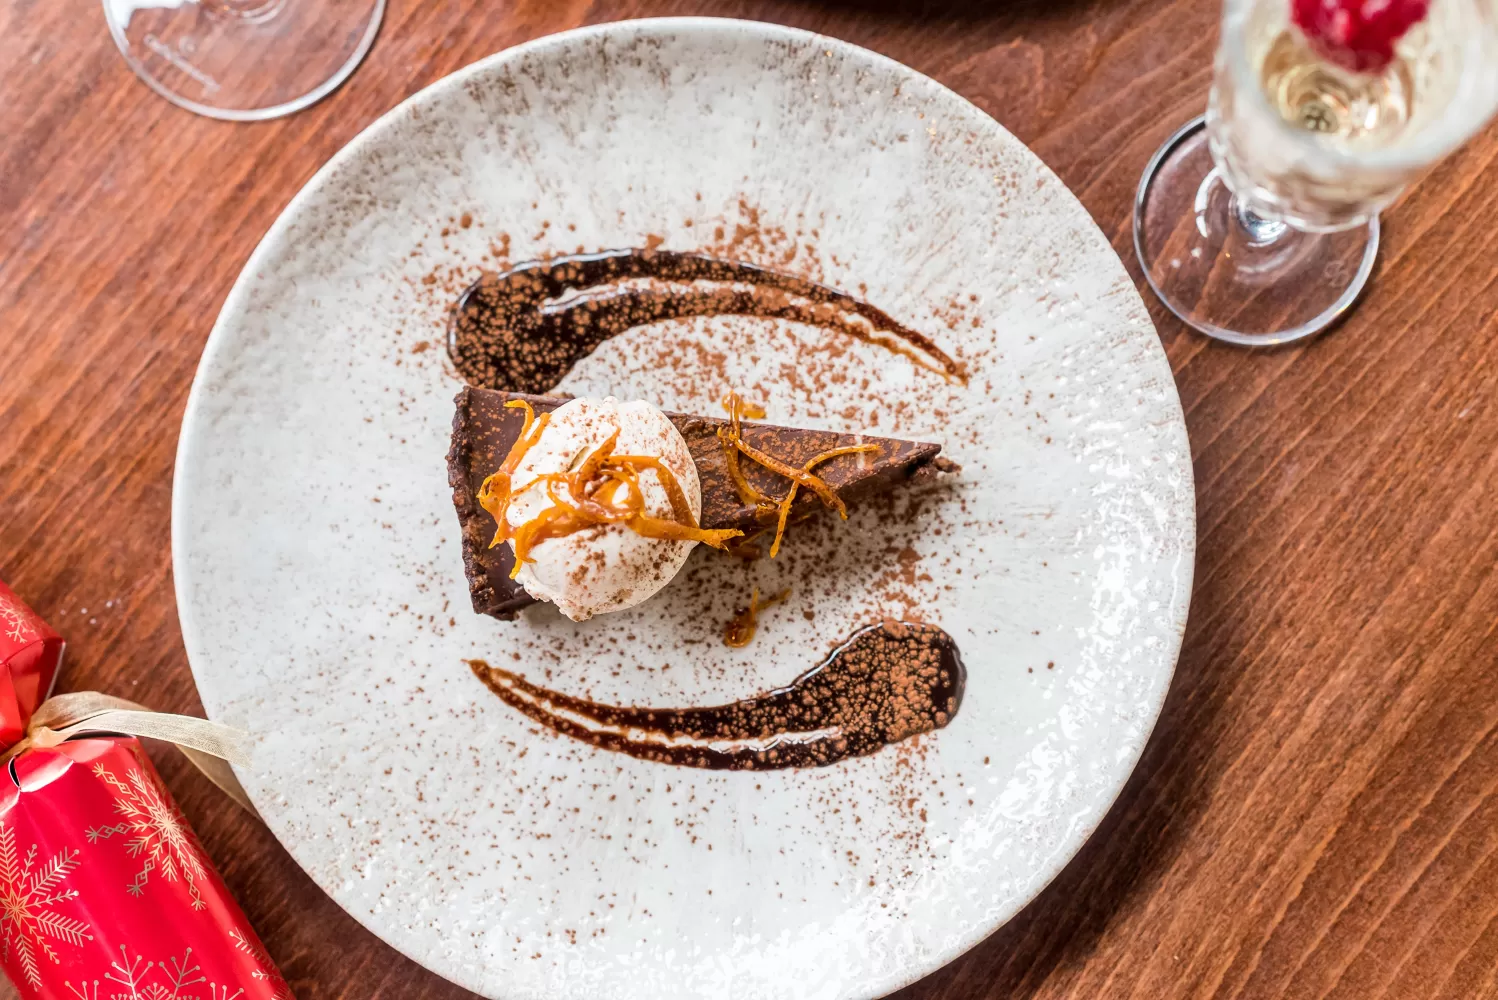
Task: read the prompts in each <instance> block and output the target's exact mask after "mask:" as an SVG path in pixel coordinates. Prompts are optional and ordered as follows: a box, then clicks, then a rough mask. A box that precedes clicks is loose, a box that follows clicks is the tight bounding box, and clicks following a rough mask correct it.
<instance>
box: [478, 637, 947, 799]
mask: <svg viewBox="0 0 1498 1000" xmlns="http://www.w3.org/2000/svg"><path fill="white" fill-rule="evenodd" d="M467 663H468V665H469V667H470V668H471V669H472V670H473V672H474V675H475V676H477V677H478V678H479V679H480V680H481V681H483V682H484V683H485V684H486V685H488V687H489V689H490V690H492V691H493V692H494V693H495V694H497V695H499V697H500V698H501V699H502V700H503V701H504V702H505V703H506V704H508V705H510V706H511V707H512V708H515V709H517V710H518V711H520V712H523V713H525V714H526V715H528V716H529V717H530V718H532V719H534V720H535V721H537V722H539V723H541V724H542V725H544V726H547V727H548V728H550V729H554V730H556V731H557V732H559V733H562V734H564V735H567V736H571V737H573V738H574V739H578V740H582V741H584V742H586V743H591V744H593V745H594V746H596V747H601V748H603V749H606V750H615V751H618V752H620V753H626V754H629V755H630V756H632V757H639V758H641V759H644V760H653V761H658V762H660V763H665V764H677V765H680V766H683V767H700V768H711V769H717V770H725V769H732V770H775V769H780V768H787V767H821V766H824V765H827V764H833V763H836V762H837V761H840V760H845V759H847V758H849V757H859V756H863V755H865V754H870V753H874V752H875V751H877V750H879V749H880V748H882V747H884V746H887V745H889V744H892V743H899V742H900V741H902V740H906V739H908V738H910V737H912V736H915V735H917V734H919V733H926V732H930V731H932V730H935V729H941V728H943V727H944V726H946V725H947V724H948V723H949V722H950V721H951V720H952V716H953V715H955V714H956V712H957V709H958V707H959V706H960V705H961V704H962V692H963V686H964V684H965V682H966V671H965V669H964V668H963V665H962V658H961V656H960V655H959V654H958V651H957V645H956V643H955V642H953V641H952V637H951V636H949V635H948V634H947V633H946V632H944V631H942V630H941V629H939V628H937V627H935V626H933V625H922V624H916V623H910V622H893V621H885V622H882V623H880V624H878V625H871V626H868V627H867V628H864V629H861V630H859V631H858V632H855V633H854V634H853V636H852V637H851V638H850V639H848V641H847V642H845V643H844V644H843V645H841V646H839V647H838V648H837V649H835V650H834V651H833V652H832V654H831V655H830V656H829V657H828V658H827V659H826V660H824V661H823V662H822V663H821V664H820V665H819V666H817V667H814V668H813V669H811V670H808V671H807V672H806V673H804V674H802V675H801V676H800V677H798V678H796V680H795V681H794V682H793V683H792V684H790V685H789V686H788V687H784V688H780V689H778V690H775V691H770V692H768V693H766V694H762V695H759V696H757V697H754V698H748V699H745V700H743V701H738V702H734V703H733V704H731V705H717V706H713V707H709V708H660V709H647V708H625V707H618V706H613V705H599V704H596V703H594V702H591V701H586V700H584V699H581V698H575V697H572V696H571V695H566V694H562V693H560V692H557V691H551V690H548V689H546V688H543V687H539V686H537V685H535V684H532V683H530V682H529V681H527V680H525V679H524V678H523V677H521V676H520V675H519V674H516V673H513V672H511V671H508V670H503V669H501V668H499V667H491V666H490V665H489V664H488V663H486V662H485V661H483V660H468V661H467Z"/></svg>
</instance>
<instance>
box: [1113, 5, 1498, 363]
mask: <svg viewBox="0 0 1498 1000" xmlns="http://www.w3.org/2000/svg"><path fill="white" fill-rule="evenodd" d="M1406 15H1408V16H1407V17H1406V20H1408V21H1413V22H1415V23H1413V24H1412V25H1406V24H1402V23H1399V24H1395V25H1394V26H1393V27H1394V28H1395V29H1397V31H1398V33H1397V34H1395V33H1394V32H1392V31H1385V32H1384V34H1383V35H1379V34H1378V31H1376V30H1374V29H1380V30H1381V29H1383V28H1387V27H1388V25H1387V24H1383V25H1380V24H1379V23H1378V21H1377V18H1379V17H1380V16H1387V17H1400V16H1406ZM1365 17H1367V18H1373V19H1374V22H1373V27H1372V28H1369V26H1368V25H1367V24H1366V23H1364V22H1363V21H1360V20H1359V19H1360V18H1365ZM1360 32H1361V33H1360ZM1370 39H1371V40H1370ZM1495 109H1498V0H1429V3H1428V5H1427V2H1426V0H1225V5H1224V9H1223V17H1222V38H1221V42H1220V45H1219V47H1218V51H1217V59H1216V66H1215V73H1214V78H1213V86H1212V95H1211V98H1210V101H1209V103H1208V108H1207V113H1206V114H1205V115H1204V116H1202V117H1200V118H1197V119H1196V120H1194V121H1192V122H1189V123H1188V124H1187V125H1186V126H1184V127H1183V128H1181V129H1180V130H1179V131H1178V132H1176V134H1175V135H1173V136H1171V137H1170V139H1169V140H1167V141H1166V143H1165V145H1164V146H1163V147H1161V148H1160V150H1159V151H1158V152H1156V153H1155V155H1154V158H1153V159H1151V161H1150V163H1149V166H1148V167H1146V168H1145V172H1144V177H1143V179H1142V180H1141V182H1140V185H1139V192H1138V196H1137V197H1136V198H1135V202H1134V247H1135V250H1136V251H1137V253H1138V255H1139V261H1140V264H1141V265H1142V266H1143V268H1144V273H1145V277H1146V279H1147V280H1148V281H1149V283H1150V287H1151V288H1153V289H1154V291H1155V294H1156V295H1158V296H1159V297H1160V300H1161V301H1162V302H1163V303H1165V305H1166V306H1167V307H1168V308H1169V309H1170V311H1171V312H1173V313H1175V314H1176V315H1177V316H1178V317H1180V318H1181V319H1182V320H1184V321H1185V322H1186V323H1188V324H1189V325H1191V326H1192V327H1195V328H1196V329H1197V330H1200V331H1201V332H1203V333H1205V334H1207V335H1208V336H1211V337H1215V338H1217V339H1219V340H1225V341H1229V342H1231V343H1235V344H1245V345H1254V346H1259V345H1274V344H1285V343H1289V342H1291V341H1295V340H1299V339H1301V338H1302V337H1307V336H1310V335H1311V334H1314V333H1317V332H1319V331H1321V330H1324V329H1325V328H1326V327H1327V326H1329V325H1331V324H1332V323H1334V322H1335V321H1336V320H1337V319H1338V318H1339V317H1340V316H1342V315H1343V314H1344V313H1345V312H1346V311H1347V310H1348V309H1349V308H1350V307H1351V306H1352V305H1353V303H1354V302H1355V301H1356V299H1357V297H1358V294H1359V293H1360V292H1361V291H1362V290H1363V287H1364V285H1366V284H1367V281H1368V278H1369V275H1370V274H1371V273H1372V271H1373V261H1374V258H1375V257H1376V255H1377V252H1378V239H1379V223H1378V213H1379V212H1380V211H1382V210H1383V209H1384V208H1385V207H1387V206H1388V205H1389V203H1390V202H1392V201H1393V200H1394V198H1395V197H1396V196H1398V194H1399V192H1400V191H1401V190H1402V189H1403V188H1404V186H1405V185H1406V184H1408V183H1409V182H1411V181H1412V180H1414V179H1415V178H1417V177H1418V176H1419V175H1420V174H1421V173H1422V172H1423V171H1424V170H1425V169H1426V168H1428V167H1429V166H1431V165H1432V164H1434V163H1435V162H1437V161H1438V160H1440V159H1441V158H1442V157H1444V156H1446V155H1448V154H1449V153H1451V152H1452V151H1453V150H1455V149H1456V148H1457V147H1458V146H1460V145H1461V144H1462V143H1463V142H1465V141H1466V140H1467V139H1468V138H1470V137H1471V136H1472V135H1473V134H1474V133H1475V132H1477V130H1478V129H1480V128H1481V127H1482V125H1483V124H1484V123H1485V122H1486V121H1487V120H1488V119H1489V118H1490V117H1491V116H1492V115H1493V113H1494V111H1495Z"/></svg>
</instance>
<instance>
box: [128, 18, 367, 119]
mask: <svg viewBox="0 0 1498 1000" xmlns="http://www.w3.org/2000/svg"><path fill="white" fill-rule="evenodd" d="M384 13H385V0H104V17H105V19H106V20H107V21H108V22H109V31H110V33H111V34H112V35H113V36H114V40H115V44H116V45H118V46H119V48H120V52H121V53H122V54H123V55H124V56H125V60H126V61H127V62H128V63H129V64H130V68H131V69H133V70H135V73H136V75H137V76H139V77H140V78H141V79H142V80H144V81H145V82H146V85H147V86H149V87H150V88H151V89H152V90H154V91H156V93H158V94H160V95H161V96H162V97H165V98H166V99H167V100H169V101H171V102H172V103H173V104H177V105H180V106H181V107H184V108H186V109H187V110H189V111H195V112H197V113H198V114H200V115H208V116H209V117H212V118H225V119H229V120H230V121H257V120H260V119H264V118H276V117H279V116H281V115H286V114H290V113H291V112H293V111H298V110H300V109H302V108H305V107H307V105H309V104H312V103H313V102H314V101H317V100H319V99H321V98H322V97H325V96H326V95H327V94H328V93H330V92H331V91H332V90H333V89H334V88H335V87H337V86H338V85H339V84H340V83H342V82H343V81H344V80H345V79H347V78H348V75H349V74H350V73H352V72H353V71H354V67H356V66H358V65H359V63H360V61H361V60H363V58H364V54H365V53H366V52H368V51H369V47H370V46H371V45H372V44H374V38H375V33H376V32H377V31H378V30H379V27H380V20H381V18H383V17H384Z"/></svg>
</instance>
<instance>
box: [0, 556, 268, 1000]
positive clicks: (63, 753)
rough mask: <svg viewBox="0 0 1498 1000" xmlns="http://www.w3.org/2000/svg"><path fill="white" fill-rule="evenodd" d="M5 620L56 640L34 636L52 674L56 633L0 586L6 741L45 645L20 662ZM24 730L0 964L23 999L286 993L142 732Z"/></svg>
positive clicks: (236, 999)
mask: <svg viewBox="0 0 1498 1000" xmlns="http://www.w3.org/2000/svg"><path fill="white" fill-rule="evenodd" d="M6 607H10V608H13V609H18V611H17V612H16V614H15V616H14V617H7V616H6V614H7V613H6V612H5V611H4V610H3V609H4V608H6ZM8 621H24V622H25V623H27V628H26V630H25V632H26V635H28V636H29V635H31V634H32V633H33V632H35V633H36V636H37V637H40V638H41V639H42V640H43V642H44V643H45V642H47V641H50V640H56V642H55V646H53V647H48V646H46V645H45V644H44V645H43V647H42V649H43V651H44V652H45V651H46V650H48V649H53V650H55V651H54V652H52V653H50V654H48V655H51V657H52V660H51V667H50V670H51V671H54V672H55V670H56V660H57V657H58V656H59V655H60V653H61V641H60V640H58V639H57V637H56V634H55V633H53V632H52V631H51V630H50V629H47V627H46V626H45V625H44V624H42V623H41V622H40V620H39V619H37V617H36V616H35V615H34V614H32V613H31V612H30V610H29V609H27V608H25V606H24V605H22V604H21V603H20V602H19V601H17V600H16V599H15V596H14V595H13V594H11V593H10V591H9V590H7V589H5V587H4V585H3V584H0V664H3V665H4V666H5V667H6V668H7V672H8V673H9V675H10V687H11V688H12V690H13V692H14V695H15V697H14V698H13V699H9V698H7V697H6V693H5V692H3V691H0V720H3V723H4V725H5V727H6V732H7V733H8V732H10V731H11V729H12V728H14V730H15V732H16V733H17V735H16V736H15V737H14V738H11V739H9V740H8V743H10V744H14V743H15V742H17V740H19V739H20V738H22V737H24V736H25V733H26V725H27V723H28V722H29V721H30V717H31V715H32V714H33V713H34V712H35V711H36V709H37V708H38V707H39V706H40V704H41V702H42V698H43V695H44V694H45V692H46V691H47V689H48V688H49V687H50V685H51V682H52V676H51V675H50V674H49V673H47V670H48V669H49V668H48V667H47V657H46V655H43V656H40V657H38V656H36V655H32V656H31V657H29V658H25V659H23V660H22V661H20V662H19V665H18V661H17V655H18V654H17V647H18V645H19V644H20V643H22V642H31V643H34V642H35V641H36V638H32V639H22V638H16V637H15V635H14V634H13V633H11V632H8V631H6V630H5V628H4V624H3V623H4V622H8ZM28 648H31V647H28ZM3 687H4V684H3V683H0V688H3ZM12 704H14V705H15V706H16V709H17V711H18V713H19V715H18V716H16V717H15V718H16V719H18V720H19V722H18V724H17V725H15V726H14V727H13V726H12V722H13V718H12V716H10V715H7V714H6V713H7V712H8V711H9V709H10V706H11V705H12ZM56 704H62V700H59V701H58V702H57V703H56ZM32 738H33V739H35V740H36V744H35V745H28V746H27V747H26V748H25V749H24V750H22V751H21V752H20V753H19V754H17V755H15V756H14V757H13V758H12V759H11V760H10V761H9V763H8V768H7V773H6V774H5V775H4V776H0V966H3V967H4V969H5V973H6V975H7V976H9V977H10V979H11V982H13V983H14V984H15V986H16V988H17V990H19V991H20V995H21V997H22V998H23V1000H290V998H291V992H290V990H289V989H288V988H287V985H286V981H285V980H284V979H282V978H281V975H280V973H279V972H277V971H276V967H275V965H274V964H273V963H272V962H271V960H270V958H269V957H268V956H267V955H266V953H265V950H264V948H263V947H262V946H261V944H260V941H259V939H258V938H257V937H256V936H255V932H254V931H253V930H252V929H251V928H250V925H249V922H248V921H247V920H246V919H245V916H244V913H243V912H241V910H240V909H239V906H238V904H237V903H235V901H234V898H233V896H231V895H230V894H229V891H228V889H227V888H225V886H224V883H223V880H222V879H220V878H219V875H218V872H217V871H215V870H214V867H213V863H212V862H211V861H210V860H209V859H208V857H207V856H206V855H205V854H204V853H203V849H202V847H201V846H200V845H199V843H198V839H197V836H196V835H195V834H194V833H193V831H192V829H191V828H190V827H189V826H188V824H187V821H186V820H185V819H184V818H183V817H182V813H181V812H180V811H179V810H178V808H177V805H176V803H175V802H174V801H173V800H172V797H171V795H170V794H169V793H168V792H167V790H166V787H165V786H164V785H163V784H162V782H161V778H160V775H158V774H157V772H156V768H155V767H154V766H152V764H151V760H150V758H149V757H147V756H146V753H145V751H144V750H143V749H142V747H141V745H140V742H139V741H138V740H136V739H134V738H133V737H129V736H89V737H85V738H75V739H70V740H68V741H66V742H62V743H59V744H57V745H55V746H44V745H40V744H42V743H43V740H42V738H41V737H40V736H38V735H37V734H33V736H32Z"/></svg>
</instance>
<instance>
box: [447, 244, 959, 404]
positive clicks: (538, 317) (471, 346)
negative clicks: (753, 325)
mask: <svg viewBox="0 0 1498 1000" xmlns="http://www.w3.org/2000/svg"><path fill="white" fill-rule="evenodd" d="M632 279H653V280H655V281H657V282H667V283H674V284H664V285H649V284H646V285H643V286H641V285H630V286H626V287H616V286H617V285H618V283H619V282H624V281H629V280H632ZM694 282H711V283H714V284H715V285H716V287H713V286H712V285H707V286H705V285H702V284H693V283H694ZM572 293H576V294H572ZM563 296H567V297H566V298H563ZM559 300H560V301H559ZM689 316H759V317H765V318H779V319H789V320H796V321H798V322H802V323H811V324H815V325H817V326H821V327H825V328H828V329H833V330H837V331H840V332H842V333H845V334H847V335H849V336H852V337H855V338H857V339H859V340H863V341H867V342H868V343H872V344H877V345H879V346H881V347H884V348H886V349H888V350H891V351H894V352H895V353H897V354H902V355H904V356H905V357H907V358H909V359H910V360H911V361H912V362H914V363H915V364H917V365H920V366H921V367H923V368H927V369H929V370H931V371H934V372H936V373H938V374H940V375H942V376H943V377H945V378H949V379H957V380H959V381H960V380H962V379H963V378H964V375H963V371H962V368H961V366H960V365H958V363H957V362H956V361H954V360H953V359H952V358H950V357H948V356H947V355H946V354H945V353H944V352H943V351H942V350H941V349H940V348H939V347H937V346H936V344H935V343H933V342H932V341H931V340H930V338H928V337H926V336H925V335H924V334H921V333H918V332H917V331H915V330H912V329H910V328H909V327H906V326H902V325H901V324H900V323H898V322H896V321H895V320H894V319H892V318H891V317H890V316H889V315H887V314H886V313H884V312H883V311H881V310H879V309H876V308H874V307H873V306H871V305H869V304H868V303H866V302H862V301H860V300H858V299H855V298H853V297H852V296H850V295H847V294H844V293H843V292H839V291H837V290H836V289H834V288H829V287H827V286H826V285H821V284H818V283H817V282H814V281H808V280H807V279H805V278H798V277H796V276H794V275H790V274H782V273H781V272H779V271H771V270H769V269H767V268H763V267H758V266H756V265H754V264H746V263H743V262H741V261H732V260H723V259H721V258H717V257H709V256H706V255H704V254H695V253H681V252H678V251H674V250H604V251H600V252H598V253H590V254H576V255H573V256H567V257H554V258H552V259H550V260H535V261H529V262H527V263H524V264H521V265H519V266H517V267H515V268H514V269H512V270H510V271H507V272H505V273H503V274H485V275H484V276H483V277H481V278H480V279H479V280H478V281H476V282H474V283H473V284H472V285H470V286H469V287H468V288H467V289H466V290H465V291H464V292H463V294H462V295H461V296H460V297H459V298H458V301H457V304H456V305H455V306H454V307H453V310H452V315H451V317H450V318H449V322H448V340H447V350H448V354H449V355H451V357H452V360H453V364H455V365H456V366H457V368H458V371H459V372H460V373H461V374H462V375H463V378H464V379H465V380H467V382H468V383H469V384H470V385H479V386H483V387H485V388H489V389H499V390H503V391H507V392H530V393H544V392H546V391H548V390H549V389H551V388H553V387H554V386H556V384H557V383H558V382H560V381H561V380H562V379H563V378H564V377H565V376H566V375H567V373H568V372H569V371H571V370H572V366H573V365H575V364H576V363H577V362H578V361H579V360H581V359H582V358H584V357H586V356H588V355H589V354H591V353H592V352H593V351H594V350H596V349H597V348H598V345H599V344H601V343H603V342H604V341H605V340H607V339H609V338H610V337H613V336H616V335H617V334H620V333H623V332H624V331H625V330H628V329H630V328H632V327H636V326H643V325H645V324H647V323H655V322H658V321H660V320H667V319H680V318H683V317H689Z"/></svg>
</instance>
